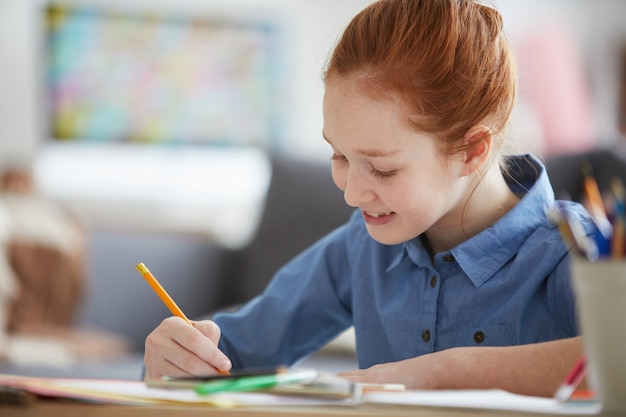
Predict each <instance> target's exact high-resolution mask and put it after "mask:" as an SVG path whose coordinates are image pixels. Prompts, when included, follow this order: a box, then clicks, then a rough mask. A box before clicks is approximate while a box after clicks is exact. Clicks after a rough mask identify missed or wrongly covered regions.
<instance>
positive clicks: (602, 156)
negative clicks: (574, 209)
mask: <svg viewBox="0 0 626 417" xmlns="http://www.w3.org/2000/svg"><path fill="white" fill-rule="evenodd" d="M586 162H588V163H589V164H590V165H591V169H592V171H593V175H594V176H595V177H596V180H597V181H598V185H599V187H600V190H601V191H603V192H604V191H608V190H609V189H610V183H611V180H612V179H613V178H614V177H618V178H620V179H621V180H622V181H623V182H625V183H626V152H623V151H621V150H619V149H594V150H591V151H589V152H585V153H577V154H568V155H558V156H554V157H551V158H548V159H547V160H546V168H547V170H548V175H549V176H550V181H551V183H552V189H553V190H554V193H555V195H556V196H557V198H563V197H564V196H567V197H568V198H569V199H571V200H574V201H579V202H580V201H583V200H584V195H583V189H584V187H583V179H584V177H583V171H582V167H583V165H584V164H585V163H586Z"/></svg>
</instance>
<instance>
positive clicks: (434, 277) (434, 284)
mask: <svg viewBox="0 0 626 417" xmlns="http://www.w3.org/2000/svg"><path fill="white" fill-rule="evenodd" d="M436 285H437V277H436V276H435V275H433V276H432V277H431V278H430V288H435V286H436Z"/></svg>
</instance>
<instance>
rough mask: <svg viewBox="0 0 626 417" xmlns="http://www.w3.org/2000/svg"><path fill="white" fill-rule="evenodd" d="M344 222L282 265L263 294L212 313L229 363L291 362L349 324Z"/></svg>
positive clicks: (238, 365)
mask: <svg viewBox="0 0 626 417" xmlns="http://www.w3.org/2000/svg"><path fill="white" fill-rule="evenodd" d="M349 233H350V227H349V224H346V225H344V226H342V227H340V228H338V229H336V230H335V231H333V232H331V233H330V234H329V235H327V236H326V237H324V238H322V239H321V240H319V241H318V242H317V243H315V244H314V245H312V246H311V247H309V248H308V249H307V250H305V251H304V252H302V253H301V254H300V255H298V256H296V257H295V258H294V259H293V260H291V261H290V262H289V263H287V264H286V265H285V266H283V267H282V268H281V269H280V270H279V271H278V272H277V273H276V274H275V275H274V277H273V278H272V281H271V282H270V283H269V285H268V287H267V288H266V289H265V291H264V292H263V294H261V295H259V296H257V297H255V298H254V299H252V300H251V301H249V302H248V303H246V304H245V305H243V306H242V307H241V308H240V309H239V310H237V311H235V312H232V313H220V314H217V315H216V316H215V317H214V320H215V322H216V323H217V324H218V325H219V327H220V329H221V332H222V336H221V339H220V343H219V347H220V349H221V350H222V351H223V352H224V353H225V354H226V355H227V356H228V357H229V358H230V359H231V361H232V363H233V367H235V368H242V367H258V366H276V365H286V366H290V365H293V364H294V363H295V362H297V361H298V360H299V359H301V358H303V357H304V356H306V355H308V354H311V353H313V352H315V351H317V350H318V349H320V348H321V347H322V346H324V345H325V344H326V343H327V342H329V341H330V340H331V339H332V338H334V337H335V336H336V335H338V334H339V333H341V332H342V331H343V330H345V329H347V328H348V327H349V326H350V325H351V324H352V314H351V289H350V275H351V274H350V266H349V261H348V253H347V245H346V243H347V240H348V235H349Z"/></svg>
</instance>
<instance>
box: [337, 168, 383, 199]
mask: <svg viewBox="0 0 626 417" xmlns="http://www.w3.org/2000/svg"><path fill="white" fill-rule="evenodd" d="M355 171H356V170H354V169H350V168H345V169H341V170H333V180H334V181H335V184H336V185H337V187H339V189H340V190H342V191H343V198H344V200H345V201H346V203H347V204H348V205H349V206H351V207H359V206H360V205H361V204H363V203H364V202H367V201H371V200H373V199H374V192H373V191H372V189H371V188H370V187H369V184H368V183H367V181H366V179H365V178H363V177H362V176H361V175H359V173H357V172H355Z"/></svg>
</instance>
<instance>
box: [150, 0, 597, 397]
mask: <svg viewBox="0 0 626 417" xmlns="http://www.w3.org/2000/svg"><path fill="white" fill-rule="evenodd" d="M515 78H516V74H515V68H514V63H513V59H512V57H511V52H510V50H509V47H508V45H507V42H506V40H505V37H504V35H503V33H502V19H501V16H500V15H499V13H498V12H497V11H496V10H494V9H493V8H490V7H486V6H483V5H481V4H479V3H477V2H475V1H472V0H380V1H378V2H375V3H373V4H372V5H371V6H369V7H367V8H366V9H364V10H363V11H362V12H361V13H359V14H358V15H357V16H356V17H355V18H354V19H353V20H352V22H351V23H350V24H349V25H348V27H347V29H346V30H345V32H344V34H343V36H342V38H341V39H340V41H339V43H338V45H337V47H336V49H335V50H334V53H333V54H332V56H331V58H330V61H329V63H328V66H327V68H326V72H325V77H324V81H325V86H326V94H325V97H324V103H323V108H324V128H323V136H324V139H325V140H326V141H327V142H328V143H329V144H330V146H331V148H332V151H333V155H332V173H333V179H334V181H335V183H336V184H337V186H338V187H339V188H340V189H342V190H343V192H344V196H345V200H346V202H347V203H348V204H349V205H351V206H354V207H356V208H358V210H356V211H355V214H354V215H353V216H352V218H351V219H350V220H349V222H348V223H347V224H345V225H344V226H342V227H340V228H339V229H337V230H335V231H334V232H332V233H330V234H329V235H328V236H326V237H325V238H323V239H321V240H320V241H319V242H317V243H316V244H315V245H313V246H312V247H311V248H309V249H308V250H306V251H305V252H303V253H302V254H300V255H299V256H298V257H296V258H295V259H294V260H292V261H291V262H290V263H288V264H287V265H285V266H284V267H283V268H282V269H281V270H280V271H279V272H278V273H277V274H276V276H275V277H274V279H273V281H272V282H271V283H270V285H269V286H268V288H267V289H266V291H265V292H264V293H263V294H262V295H260V296H259V297H257V298H255V299H253V300H252V301H250V302H249V303H248V304H246V305H245V306H244V307H242V308H241V309H240V310H239V311H237V312H235V313H229V314H220V315H217V316H216V317H215V318H214V321H201V322H196V323H195V327H190V326H188V325H187V324H186V323H185V322H184V321H182V320H179V319H178V318H176V317H173V318H168V319H166V320H164V321H163V323H162V324H161V325H160V326H159V327H158V328H157V329H156V330H155V331H154V332H153V333H152V334H151V335H149V336H148V338H147V340H146V353H145V364H146V376H147V377H158V376H161V375H172V376H178V375H189V374H193V375H197V374H207V373H211V372H215V371H216V370H228V369H230V368H231V366H234V367H237V368H239V367H250V366H267V365H277V364H285V365H291V364H293V363H295V362H296V361H298V360H299V359H301V358H302V357H304V356H306V355H308V354H310V353H312V352H314V351H316V350H317V349H319V348H320V347H322V346H323V345H324V344H326V343H327V342H328V341H330V340H331V339H332V338H333V337H334V336H336V335H337V334H339V333H340V332H341V331H342V330H344V329H346V328H347V327H349V326H351V325H353V326H354V328H355V334H356V343H357V356H358V361H359V367H360V368H361V369H360V370H356V371H354V372H345V373H343V374H342V375H343V376H345V377H347V378H350V379H353V380H356V381H363V382H390V383H391V382H394V383H403V384H405V385H406V386H407V387H409V388H501V389H507V390H510V391H514V392H519V393H524V394H534V395H552V394H553V393H554V391H555V390H556V388H557V387H558V385H559V383H560V382H561V381H562V379H563V377H564V376H565V375H566V374H567V371H568V370H569V368H570V367H571V366H572V365H573V364H574V362H575V361H576V360H577V359H578V357H579V356H580V355H581V354H582V343H581V340H580V337H576V334H577V333H576V322H575V307H574V298H573V295H572V291H571V288H570V283H569V269H568V254H567V248H566V247H565V246H564V245H563V243H562V240H561V237H560V235H559V232H558V230H557V229H556V227H555V226H554V225H553V224H551V222H550V221H549V220H548V218H547V217H546V213H545V209H546V206H549V205H552V204H554V194H553V192H552V189H551V186H550V183H549V180H548V178H547V175H546V172H545V169H544V167H543V166H542V164H541V163H540V162H539V161H538V160H536V159H535V158H533V157H532V156H528V155H527V156H515V157H511V156H509V157H505V156H504V154H503V140H504V136H505V134H504V133H505V127H506V125H507V121H508V119H509V115H510V113H511V108H512V106H513V102H514V97H515V89H516V81H515ZM566 207H567V210H569V211H570V214H571V216H574V217H577V218H578V219H579V220H580V221H582V222H583V224H584V225H585V227H591V226H592V225H591V223H590V222H589V219H588V217H587V215H586V213H585V212H584V210H583V209H582V208H581V207H580V206H578V205H575V204H573V203H566Z"/></svg>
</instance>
